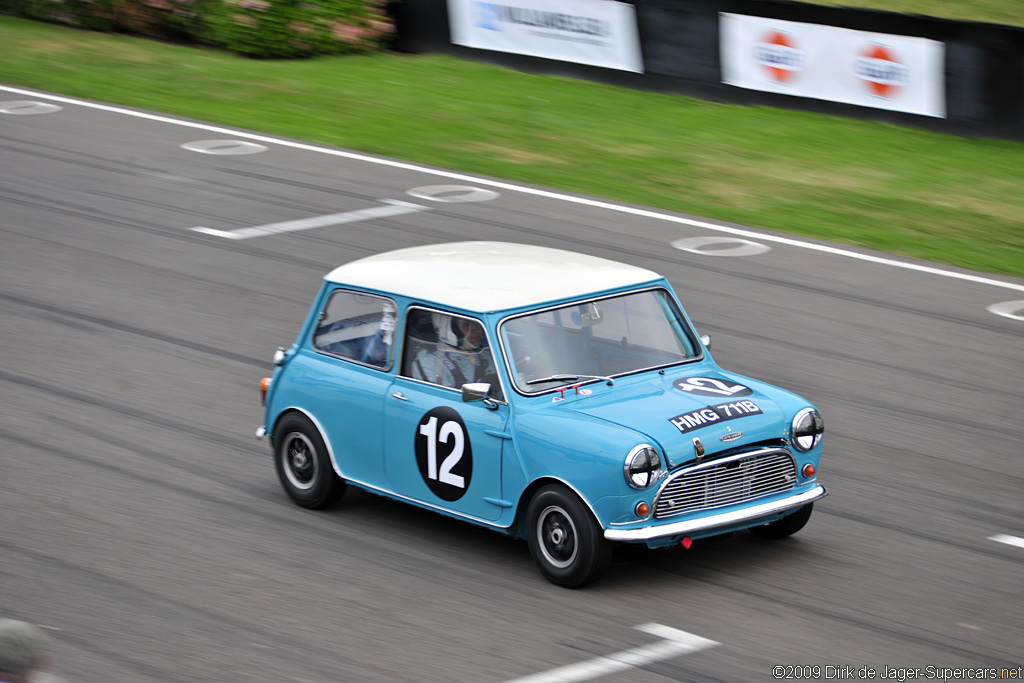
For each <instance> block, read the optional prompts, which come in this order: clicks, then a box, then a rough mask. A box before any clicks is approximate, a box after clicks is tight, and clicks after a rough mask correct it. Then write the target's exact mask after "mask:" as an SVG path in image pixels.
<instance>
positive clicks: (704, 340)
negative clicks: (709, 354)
mask: <svg viewBox="0 0 1024 683" xmlns="http://www.w3.org/2000/svg"><path fill="white" fill-rule="evenodd" d="M700 343H701V344H703V345H704V348H706V349H707V350H708V351H710V350H711V335H710V334H702V335H701V336H700Z"/></svg>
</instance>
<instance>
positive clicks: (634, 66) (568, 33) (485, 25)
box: [448, 0, 644, 73]
mask: <svg viewBox="0 0 1024 683" xmlns="http://www.w3.org/2000/svg"><path fill="white" fill-rule="evenodd" d="M448 17H449V22H450V26H451V33H452V42H453V43H455V44H456V45H464V46H466V47H473V48H478V49H481V50H497V51H499V52H512V53H515V54H520V55H530V56H533V57H542V58H544V59H557V60H560V61H563V62H574V63H576V64H589V65H591V66H601V67H605V68H608V69H621V70H623V71H634V72H636V73H643V70H644V65H643V57H642V56H641V53H640V35H639V30H638V28H637V23H636V9H635V8H634V7H633V5H629V4H626V3H624V2H612V1H611V0H495V1H493V2H490V1H488V2H484V1H482V0H448Z"/></svg>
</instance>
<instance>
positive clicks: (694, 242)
mask: <svg viewBox="0 0 1024 683" xmlns="http://www.w3.org/2000/svg"><path fill="white" fill-rule="evenodd" d="M720 245H725V246H724V248H722V247H721V246H720ZM672 247H673V248H675V249H679V250H681V251H689V252H691V253H694V254H701V255H702V256H757V255H758V254H766V253H768V252H769V251H771V250H772V248H771V247H769V246H768V245H767V244H759V243H758V242H751V241H750V240H742V239H740V238H739V237H717V236H704V237H687V238H685V239H681V240H676V241H674V242H672ZM708 247H719V248H712V249H708Z"/></svg>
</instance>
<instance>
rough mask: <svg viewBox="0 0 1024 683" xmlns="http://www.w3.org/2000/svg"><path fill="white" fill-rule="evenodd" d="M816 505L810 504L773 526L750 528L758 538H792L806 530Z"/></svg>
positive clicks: (774, 523)
mask: <svg viewBox="0 0 1024 683" xmlns="http://www.w3.org/2000/svg"><path fill="white" fill-rule="evenodd" d="M813 509H814V503H808V504H807V505H804V506H803V507H802V508H800V509H799V510H797V511H796V512H794V513H793V514H791V515H787V516H785V517H783V518H782V519H777V520H775V521H774V522H772V523H771V524H764V525H762V526H752V527H750V533H752V534H754V535H755V536H757V537H758V538H785V537H786V536H792V535H793V534H795V533H796V532H798V531H800V530H801V529H803V528H804V525H805V524H807V520H809V519H810V518H811V511H812V510H813Z"/></svg>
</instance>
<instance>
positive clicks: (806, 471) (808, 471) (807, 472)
mask: <svg viewBox="0 0 1024 683" xmlns="http://www.w3.org/2000/svg"><path fill="white" fill-rule="evenodd" d="M816 473H817V470H815V469H814V465H812V464H811V463H807V464H806V465H804V466H803V469H801V470H800V474H802V475H804V478H806V479H810V478H811V477H813V476H814V475H815V474H816Z"/></svg>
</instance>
